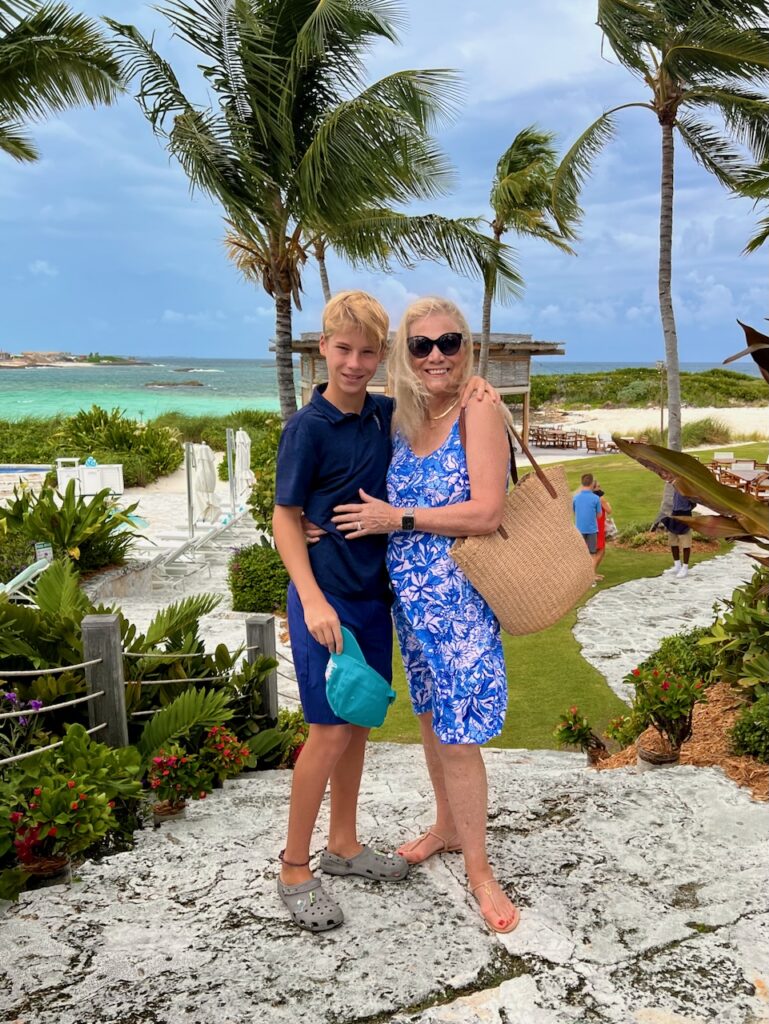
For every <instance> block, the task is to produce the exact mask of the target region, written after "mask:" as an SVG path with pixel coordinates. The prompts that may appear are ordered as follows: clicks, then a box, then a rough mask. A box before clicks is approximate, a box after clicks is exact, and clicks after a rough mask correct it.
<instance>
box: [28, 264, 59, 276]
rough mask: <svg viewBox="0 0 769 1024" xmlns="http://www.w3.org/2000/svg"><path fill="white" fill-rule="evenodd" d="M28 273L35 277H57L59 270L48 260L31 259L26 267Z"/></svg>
mask: <svg viewBox="0 0 769 1024" xmlns="http://www.w3.org/2000/svg"><path fill="white" fill-rule="evenodd" d="M28 270H29V272H30V274H34V275H35V276H36V277H40V276H42V277H58V275H59V271H58V269H57V268H56V267H54V266H53V264H51V263H49V262H48V260H33V261H32V262H31V263H30V264H29V267H28Z"/></svg>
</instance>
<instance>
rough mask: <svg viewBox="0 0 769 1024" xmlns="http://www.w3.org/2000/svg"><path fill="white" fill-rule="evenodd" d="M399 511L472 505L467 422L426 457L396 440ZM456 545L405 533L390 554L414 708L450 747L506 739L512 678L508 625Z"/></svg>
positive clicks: (392, 473)
mask: <svg viewBox="0 0 769 1024" xmlns="http://www.w3.org/2000/svg"><path fill="white" fill-rule="evenodd" d="M387 493H388V498H389V501H390V503H391V504H394V505H398V506H400V507H401V508H411V507H415V508H419V507H422V508H424V507H426V506H430V507H433V508H435V507H440V506H444V505H454V504H457V503H458V502H462V501H467V500H468V499H469V498H470V479H469V476H468V473H467V460H466V458H465V450H464V448H463V446H462V442H461V440H460V437H459V426H458V422H456V423H454V425H453V426H452V428H451V432H450V433H449V436H448V437H447V439H446V440H445V441H444V443H443V444H442V445H441V446H440V448H438V449H437V450H436V451H434V452H432V453H431V454H430V455H426V456H425V457H424V458H421V457H419V456H417V455H415V454H414V453H413V451H412V450H411V448H410V446H409V444H408V443H407V441H406V440H405V439H404V438H403V437H402V436H401V435H400V434H396V435H395V438H394V441H393V457H392V460H391V462H390V468H389V470H388V473H387ZM452 543H453V539H452V538H451V537H440V536H438V535H437V534H433V533H421V532H419V531H417V530H415V531H413V532H398V533H394V534H391V536H390V539H389V542H388V546H387V568H388V570H389V573H390V579H391V581H392V585H393V590H394V591H395V598H396V600H395V605H394V608H393V617H394V619H395V628H396V631H397V633H398V640H399V642H400V648H401V653H402V655H403V661H404V666H405V669H406V677H407V679H408V682H409V689H410V692H411V702H412V704H413V706H414V710H415V711H416V713H417V714H424V713H425V712H427V711H432V713H433V729H434V730H435V733H436V735H437V736H438V738H439V739H440V740H441V741H442V742H443V743H485V742H486V741H487V740H490V739H491V738H492V737H493V736H496V735H498V734H499V733H500V732H501V731H502V725H503V722H504V717H505V711H506V708H507V675H506V671H505V661H504V656H503V653H502V641H501V639H500V635H499V623H498V622H497V620H496V618H495V617H494V615H493V613H492V611H491V609H490V608H489V606H488V605H487V604H486V602H485V601H484V600H483V598H482V597H481V596H480V594H479V593H478V591H477V590H475V589H474V587H473V586H472V585H471V584H470V582H469V581H468V579H467V577H466V576H465V575H464V574H463V573H462V571H461V570H460V568H459V566H458V565H457V564H456V563H455V562H454V560H453V559H452V558H451V556H450V555H449V548H450V547H451V545H452Z"/></svg>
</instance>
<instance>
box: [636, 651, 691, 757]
mask: <svg viewBox="0 0 769 1024" xmlns="http://www.w3.org/2000/svg"><path fill="white" fill-rule="evenodd" d="M626 678H628V679H632V681H633V684H634V686H635V691H636V692H635V699H634V700H633V714H634V715H636V716H637V719H638V720H639V721H641V722H643V723H644V726H649V725H651V726H653V727H654V728H655V729H656V730H657V732H658V733H659V734H660V736H662V737H663V738H664V739H666V740H667V742H668V743H669V744H670V746H671V747H672V748H673V749H674V750H677V749H678V748H679V747H680V746H681V744H682V743H683V742H684V741H685V740H687V739H688V738H689V737H690V736H691V734H692V714H693V712H694V706H695V704H697V703H700V702H704V701H706V700H707V696H706V693H705V683H704V682H703V681H702V680H701V679H695V678H692V677H690V676H679V675H676V674H675V673H673V672H668V671H666V670H660V669H657V668H641V667H638V668H634V669H633V671H632V672H631V673H630V675H629V676H628V677H626Z"/></svg>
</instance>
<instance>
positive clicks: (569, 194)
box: [553, 108, 619, 222]
mask: <svg viewBox="0 0 769 1024" xmlns="http://www.w3.org/2000/svg"><path fill="white" fill-rule="evenodd" d="M616 109H619V108H616ZM616 131H617V124H616V121H615V118H614V111H613V110H608V111H606V113H604V114H601V116H600V117H599V118H597V119H596V120H595V121H593V123H592V124H591V125H590V126H589V127H588V128H586V129H585V131H584V132H583V133H582V134H581V135H580V137H579V138H578V139H577V141H576V142H575V143H574V144H573V145H572V146H571V148H570V149H569V150H568V151H567V152H566V153H565V154H564V157H563V159H562V160H561V162H560V164H559V165H558V167H557V169H556V172H555V174H554V175H553V213H554V215H555V217H556V218H557V219H558V220H559V222H560V221H562V220H568V219H569V217H570V216H573V213H574V211H575V210H578V209H579V194H580V192H581V190H582V186H583V185H584V183H585V181H586V180H587V178H588V177H589V176H590V173H591V171H592V165H593V161H594V160H595V158H596V157H597V156H598V154H599V153H600V152H601V150H602V149H603V148H604V146H606V145H607V143H609V142H611V140H612V139H613V138H614V136H615V134H616Z"/></svg>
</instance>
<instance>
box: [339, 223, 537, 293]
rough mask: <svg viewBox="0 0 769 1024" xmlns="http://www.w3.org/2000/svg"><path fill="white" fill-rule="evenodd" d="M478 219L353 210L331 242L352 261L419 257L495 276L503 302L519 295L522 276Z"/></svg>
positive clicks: (383, 264) (380, 262) (382, 264)
mask: <svg viewBox="0 0 769 1024" xmlns="http://www.w3.org/2000/svg"><path fill="white" fill-rule="evenodd" d="M480 225H481V221H480V220H478V219H475V218H457V219H451V218H448V217H438V216H435V215H433V214H427V215H423V216H408V215H407V214H403V213H398V212H396V211H393V210H389V209H369V210H367V211H363V212H360V213H356V214H353V215H352V216H350V218H349V219H348V220H347V222H346V223H345V225H344V227H343V228H342V229H340V230H339V231H337V232H336V233H334V234H333V235H330V236H329V242H330V244H331V245H332V246H333V247H334V249H335V250H337V251H338V252H339V253H341V254H342V255H343V256H344V257H345V258H346V259H347V260H349V261H350V262H351V263H352V264H353V265H358V266H361V265H363V266H376V267H378V268H379V269H386V268H387V266H388V264H389V263H390V261H395V262H397V263H400V264H401V265H402V266H404V267H412V266H414V264H415V263H416V262H418V261H420V260H430V261H432V262H437V263H445V264H446V265H447V266H448V267H449V268H450V269H451V270H453V271H455V272H456V273H459V274H463V275H465V276H467V277H480V278H483V277H484V276H485V274H486V273H487V270H488V268H492V270H493V271H494V272H495V274H496V276H497V281H498V285H497V296H498V298H499V299H500V300H504V299H505V298H510V297H516V296H519V295H520V294H521V290H522V284H523V282H522V278H521V276H520V274H519V272H518V269H517V267H516V263H515V254H514V253H513V250H512V249H510V247H509V246H506V245H502V244H500V243H498V242H495V241H494V240H493V239H492V238H488V237H487V236H486V235H484V234H482V233H481V232H480V231H479V227H480Z"/></svg>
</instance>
